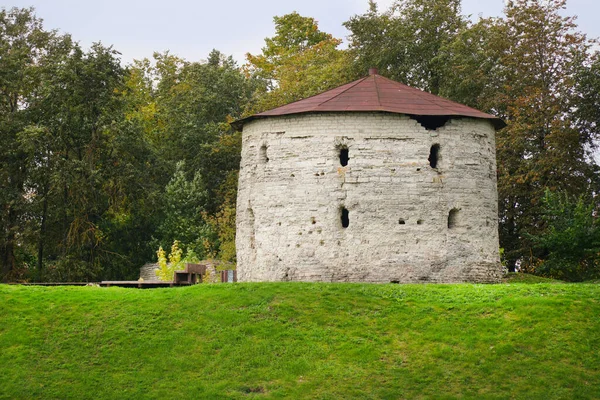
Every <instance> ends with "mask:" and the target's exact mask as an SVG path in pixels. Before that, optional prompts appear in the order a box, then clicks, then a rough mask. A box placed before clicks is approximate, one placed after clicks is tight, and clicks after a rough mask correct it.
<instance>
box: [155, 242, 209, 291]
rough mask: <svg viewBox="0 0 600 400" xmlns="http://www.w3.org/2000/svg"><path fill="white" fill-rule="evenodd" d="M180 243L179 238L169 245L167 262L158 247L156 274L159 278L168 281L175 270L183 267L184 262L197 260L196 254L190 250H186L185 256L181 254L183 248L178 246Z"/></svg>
mask: <svg viewBox="0 0 600 400" xmlns="http://www.w3.org/2000/svg"><path fill="white" fill-rule="evenodd" d="M180 246H181V243H180V242H179V240H175V241H174V242H173V245H172V246H171V252H170V253H169V261H168V262H167V255H166V253H165V251H164V250H163V248H162V247H159V248H158V251H157V252H156V256H157V258H158V270H157V271H156V276H157V277H158V279H159V280H161V281H165V282H170V281H172V280H173V276H174V274H175V271H182V270H184V269H185V264H186V263H193V262H198V261H199V260H198V257H197V256H196V254H195V253H194V252H193V251H192V250H190V251H188V253H187V255H186V257H185V258H182V256H183V249H182V248H181V247H180Z"/></svg>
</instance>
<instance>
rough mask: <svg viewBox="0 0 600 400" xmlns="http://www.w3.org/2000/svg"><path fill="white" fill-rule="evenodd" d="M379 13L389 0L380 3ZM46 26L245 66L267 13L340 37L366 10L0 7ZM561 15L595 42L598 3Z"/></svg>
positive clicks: (109, 0) (123, 1)
mask: <svg viewBox="0 0 600 400" xmlns="http://www.w3.org/2000/svg"><path fill="white" fill-rule="evenodd" d="M377 2H378V4H379V5H380V10H385V9H387V8H388V6H389V5H390V4H391V3H392V0H378V1H377ZM462 4H463V13H464V14H471V15H472V16H473V17H474V18H476V17H477V16H478V15H482V16H484V17H488V16H499V15H501V14H502V8H503V4H504V3H503V0H463V3H462ZM30 6H33V7H35V9H36V13H37V16H38V17H41V18H42V19H43V20H44V27H45V28H46V29H58V30H59V31H60V32H62V33H70V34H71V35H72V36H73V38H74V39H75V40H77V41H79V42H80V43H81V44H82V45H83V46H84V47H86V48H87V47H88V46H89V45H90V44H91V43H92V42H97V41H101V42H102V43H103V44H105V45H113V46H114V48H115V49H116V50H118V51H120V52H121V53H122V60H123V61H124V62H125V63H129V62H131V61H132V60H133V59H141V58H144V57H151V56H152V53H153V52H154V51H165V50H170V52H171V54H173V55H177V56H180V57H183V58H185V59H187V60H189V61H199V60H203V59H206V57H207V55H208V53H209V52H210V51H211V49H213V48H216V49H218V50H220V51H221V52H223V53H224V54H226V55H233V57H234V58H235V59H236V60H237V61H238V63H240V64H241V63H243V62H244V55H245V53H247V52H250V53H253V54H256V53H259V52H260V49H261V47H262V46H263V45H264V38H265V37H270V36H272V35H273V34H274V25H273V16H275V15H279V16H281V15H284V14H287V13H290V12H292V11H297V12H299V13H300V14H301V15H303V16H307V17H313V18H315V19H316V20H317V21H319V27H320V29H321V30H323V31H325V32H328V33H331V34H333V35H334V36H335V37H338V38H342V39H344V40H345V39H346V36H347V35H348V31H347V30H346V29H345V28H344V27H343V26H342V23H343V22H344V21H347V20H348V19H349V18H350V17H351V16H352V15H355V14H362V13H364V12H365V11H366V10H367V8H368V1H367V0H295V1H289V0H230V1H227V0H221V1H219V0H210V1H193V0H170V1H157V0H93V1H90V0H12V2H10V3H4V4H3V5H2V7H5V8H11V7H30ZM565 14H566V15H577V16H578V20H577V21H578V24H579V30H580V31H582V32H584V33H586V34H587V35H588V37H600V24H598V22H597V20H598V16H599V15H600V1H598V0H569V1H568V3H567V10H566V11H565Z"/></svg>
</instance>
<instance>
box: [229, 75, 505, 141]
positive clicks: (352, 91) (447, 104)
mask: <svg viewBox="0 0 600 400" xmlns="http://www.w3.org/2000/svg"><path fill="white" fill-rule="evenodd" d="M369 72H370V75H369V76H367V77H365V78H362V79H359V80H356V81H354V82H350V83H347V84H345V85H342V86H339V87H337V88H335V89H331V90H328V91H326V92H323V93H320V94H317V95H315V96H312V97H308V98H306V99H303V100H299V101H296V102H293V103H290V104H286V105H284V106H281V107H277V108H274V109H272V110H268V111H264V112H261V113H259V114H255V115H252V116H250V117H247V118H244V119H241V120H238V121H236V122H234V123H233V125H234V127H235V128H236V129H241V127H242V126H243V124H244V123H246V122H248V121H251V120H253V119H258V118H267V117H274V116H281V115H290V114H304V113H321V112H364V111H380V112H389V113H395V114H406V115H414V116H445V117H453V116H456V117H471V118H480V119H488V120H490V122H491V123H492V124H493V125H494V127H495V128H496V129H501V128H503V127H504V126H506V124H505V123H504V121H502V120H501V119H500V118H498V117H495V116H494V115H490V114H486V113H484V112H481V111H479V110H476V109H474V108H471V107H467V106H465V105H462V104H460V103H456V102H454V101H450V100H446V99H444V98H442V97H439V96H436V95H433V94H431V93H427V92H424V91H422V90H419V89H415V88H412V87H410V86H407V85H404V84H402V83H399V82H396V81H393V80H391V79H387V78H385V77H383V76H381V75H379V74H377V72H376V71H369Z"/></svg>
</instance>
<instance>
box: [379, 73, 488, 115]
mask: <svg viewBox="0 0 600 400" xmlns="http://www.w3.org/2000/svg"><path fill="white" fill-rule="evenodd" d="M382 78H383V79H386V80H388V81H390V82H392V83H394V84H396V85H402V86H404V87H407V88H408V89H410V90H411V91H412V92H413V93H415V94H416V95H417V96H419V98H420V99H422V100H425V101H427V102H428V103H431V104H435V105H437V106H438V107H442V108H444V109H446V110H449V111H452V108H450V107H449V106H447V105H446V104H439V103H437V102H434V101H433V100H432V98H436V99H441V100H444V102H449V103H452V104H455V105H458V106H461V107H465V108H468V109H470V110H473V111H477V112H483V111H480V110H478V109H476V108H473V107H469V106H466V105H464V104H461V103H458V102H456V101H453V100H450V99H447V98H445V97H442V96H440V95H439V94H433V93H429V92H427V91H425V90H422V89H419V88H416V87H412V86H409V85H407V84H405V83H401V82H396V81H394V80H392V79H389V78H386V77H385V76H382ZM378 95H379V93H378ZM485 114H487V113H485ZM490 115H491V114H490ZM492 116H493V115H492Z"/></svg>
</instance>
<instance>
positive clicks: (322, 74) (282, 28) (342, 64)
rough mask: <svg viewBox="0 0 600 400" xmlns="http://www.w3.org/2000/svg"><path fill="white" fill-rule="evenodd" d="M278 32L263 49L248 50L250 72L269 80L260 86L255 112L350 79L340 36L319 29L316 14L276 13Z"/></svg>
mask: <svg viewBox="0 0 600 400" xmlns="http://www.w3.org/2000/svg"><path fill="white" fill-rule="evenodd" d="M273 20H274V21H275V36H273V37H272V38H266V39H265V43H266V46H265V47H263V49H262V53H261V54H259V55H252V54H250V53H248V54H247V55H246V58H247V60H248V63H247V64H246V66H245V69H246V73H247V75H248V76H251V77H254V78H256V79H257V80H258V81H262V82H264V83H265V85H264V86H258V87H257V91H256V93H255V96H256V97H257V103H256V104H255V105H254V106H253V107H251V108H250V109H249V110H248V112H247V113H255V112H260V111H264V110H267V109H271V108H275V107H278V106H281V105H284V104H287V103H291V102H293V101H296V100H300V99H302V98H306V97H309V96H312V95H315V94H317V93H320V92H323V91H325V90H328V89H331V88H333V87H336V86H339V85H341V84H343V83H347V82H348V81H349V80H350V79H349V77H350V75H349V74H348V65H349V63H350V60H349V58H348V56H349V54H348V53H347V52H346V51H343V50H340V49H338V46H339V45H340V44H341V40H340V39H336V38H334V37H333V36H332V35H330V34H328V33H325V32H322V31H320V30H319V27H318V24H317V21H315V20H314V18H309V17H303V16H301V15H299V14H298V13H296V12H293V13H291V14H286V15H284V16H282V17H274V18H273Z"/></svg>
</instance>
